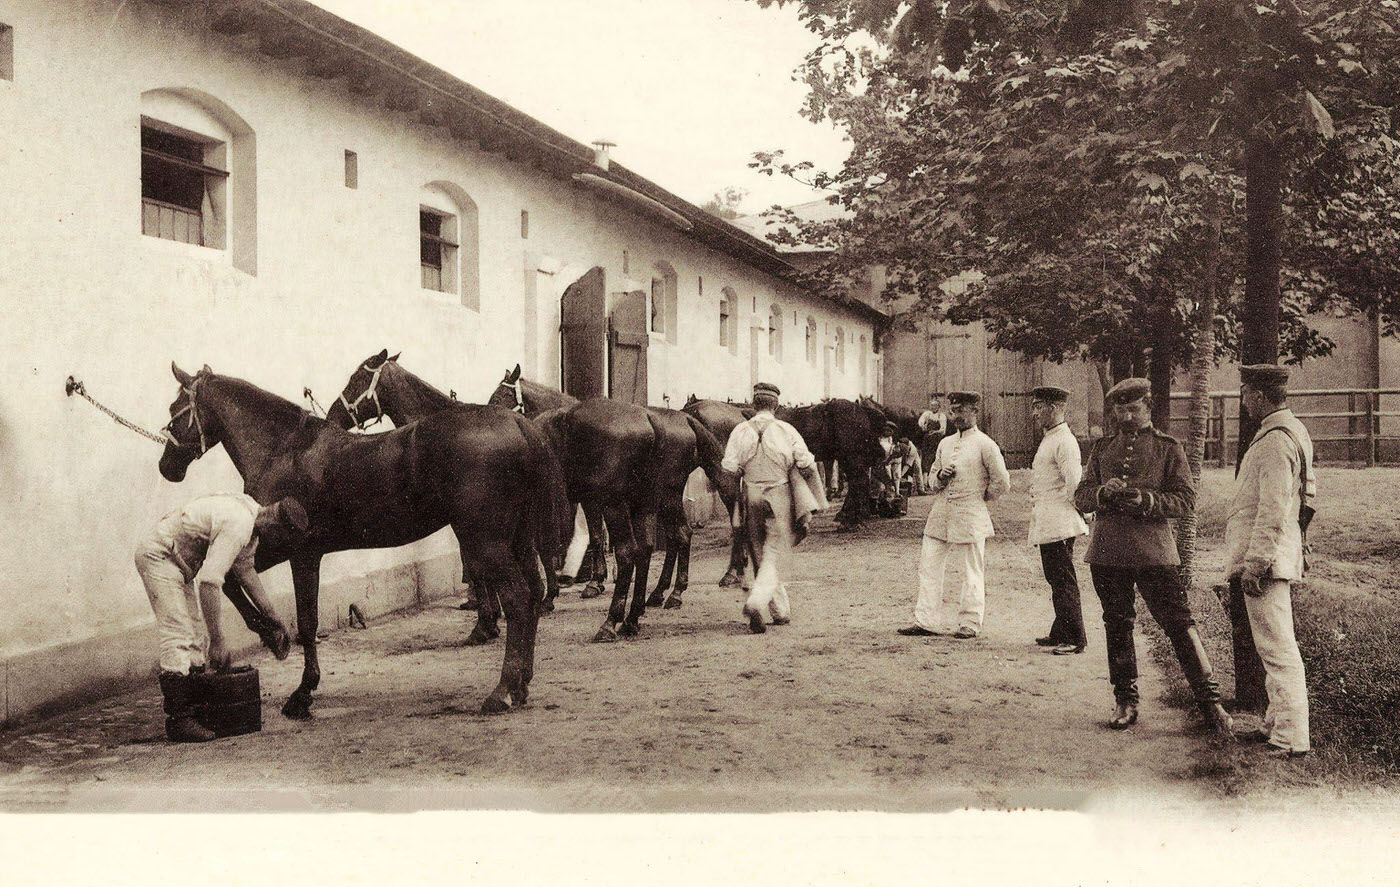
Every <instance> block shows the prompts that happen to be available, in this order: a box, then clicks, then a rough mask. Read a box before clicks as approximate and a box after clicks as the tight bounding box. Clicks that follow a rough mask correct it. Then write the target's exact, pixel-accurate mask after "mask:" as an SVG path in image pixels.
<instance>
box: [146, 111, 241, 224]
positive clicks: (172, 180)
mask: <svg viewBox="0 0 1400 887" xmlns="http://www.w3.org/2000/svg"><path fill="white" fill-rule="evenodd" d="M210 147H211V146H210V144H209V143H207V142H200V141H197V140H195V139H191V138H186V137H184V136H179V135H175V134H174V133H170V132H166V131H164V130H161V129H156V128H155V127H152V126H142V127H141V233H142V234H145V235H148V236H150V237H159V238H162V239H164V240H176V241H179V242H180V243H192V244H195V245H196V246H212V247H222V246H223V244H222V243H221V242H214V241H213V240H211V238H209V237H208V236H207V235H208V232H209V231H210V229H212V228H214V227H215V223H216V222H217V220H216V219H214V218H213V216H214V213H215V205H216V202H215V201H214V200H213V198H212V192H213V189H214V188H215V187H218V186H220V185H222V183H223V180H224V179H225V178H227V177H228V172H227V171H225V170H222V169H218V168H216V167H213V166H209V165H208V164H206V163H205V158H206V156H208V154H209V151H210Z"/></svg>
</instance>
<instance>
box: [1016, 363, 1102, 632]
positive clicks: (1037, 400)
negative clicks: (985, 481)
mask: <svg viewBox="0 0 1400 887" xmlns="http://www.w3.org/2000/svg"><path fill="white" fill-rule="evenodd" d="M1068 400H1069V392H1068V391H1066V390H1065V389H1063V388H1059V387H1056V386H1054V385H1042V386H1040V387H1038V388H1034V389H1032V390H1031V414H1032V415H1033V416H1034V417H1035V420H1036V422H1037V423H1038V424H1039V425H1040V427H1041V428H1042V429H1044V431H1045V433H1044V435H1042V436H1041V438H1040V446H1039V447H1037V448H1036V451H1035V460H1034V461H1033V462H1032V463H1031V523H1030V532H1029V536H1030V543H1031V544H1032V545H1035V546H1037V547H1038V548H1039V549H1040V565H1041V567H1042V568H1043V569H1044V570H1045V581H1046V582H1048V583H1050V606H1051V607H1052V608H1053V609H1054V611H1055V621H1054V622H1053V623H1051V625H1050V632H1049V634H1047V635H1046V636H1045V637H1041V638H1036V639H1035V642H1036V643H1037V644H1039V645H1041V646H1042V647H1053V648H1054V649H1053V650H1052V651H1051V652H1053V653H1054V654H1055V655H1057V656H1065V655H1071V654H1074V653H1083V652H1084V647H1085V645H1086V643H1087V641H1086V640H1085V637H1084V611H1083V608H1082V607H1081V606H1080V603H1079V577H1078V575H1077V574H1076V573H1075V570H1074V540H1075V539H1077V538H1079V537H1080V536H1086V535H1088V533H1089V526H1088V524H1086V523H1084V518H1083V517H1081V516H1080V514H1079V509H1077V508H1076V507H1075V505H1074V492H1075V490H1077V489H1078V488H1079V478H1080V476H1081V475H1082V474H1083V470H1084V469H1083V466H1082V464H1081V460H1080V457H1079V441H1078V440H1076V439H1075V437H1074V432H1073V431H1071V430H1070V427H1069V423H1068V422H1066V421H1065V402H1066V401H1068Z"/></svg>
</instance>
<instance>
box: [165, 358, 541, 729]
mask: <svg viewBox="0 0 1400 887" xmlns="http://www.w3.org/2000/svg"><path fill="white" fill-rule="evenodd" d="M171 371H172V372H173V373H174V374H175V378H176V379H177V380H178V381H179V383H180V391H179V393H178V395H177V396H176V398H175V400H174V402H173V403H171V405H170V415H171V421H170V425H169V426H167V427H168V429H169V433H170V440H169V442H168V443H167V444H166V447H165V452H164V453H163V454H162V455H161V459H160V473H161V475H162V476H163V477H165V479H166V480H169V481H172V482H175V483H178V482H180V481H182V480H184V478H185V473H186V471H187V470H188V468H189V466H190V464H191V463H192V462H194V460H196V459H198V458H199V457H200V456H202V455H204V454H205V453H206V452H208V450H209V449H210V448H211V447H214V446H217V445H218V444H220V443H222V444H223V445H224V449H225V451H226V452H227V453H228V455H229V458H230V459H231V460H232V461H233V464H234V467H235V468H237V469H238V472H239V474H241V475H242V476H243V481H244V489H245V491H246V492H247V493H248V494H249V495H250V496H252V497H253V498H254V499H256V500H257V501H258V502H260V503H263V504H267V503H270V502H276V501H277V500H278V499H281V498H282V497H284V496H289V495H290V496H295V497H297V498H298V499H299V500H300V501H301V502H302V503H303V504H304V505H305V507H306V511H307V514H308V515H309V516H310V519H311V529H310V532H309V534H308V535H307V536H306V538H305V539H304V540H303V541H302V542H301V543H300V544H299V545H298V546H297V547H296V548H295V549H291V550H276V549H275V548H274V547H272V546H268V547H261V546H260V547H259V548H258V551H257V555H256V559H257V569H258V570H266V569H268V568H269V567H272V566H274V565H276V564H278V563H281V562H282V561H284V560H286V561H290V562H291V567H292V582H293V585H294V589H295V594H296V610H297V635H298V638H299V640H300V642H301V645H302V649H303V653H304V655H305V666H304V667H303V669H302V678H301V684H300V685H299V686H298V687H297V689H296V690H295V691H294V692H293V693H292V695H291V696H290V697H289V698H288V699H287V702H286V704H285V705H284V706H283V708H282V712H283V714H285V715H286V716H287V717H289V718H306V717H310V714H311V711H310V706H311V694H312V692H313V691H314V690H315V689H316V687H317V685H318V684H319V683H320V680H321V669H320V664H319V661H318V658H317V655H316V628H317V624H318V621H319V614H318V595H319V591H320V569H321V558H322V557H323V556H325V555H326V554H329V553H331V552H335V551H346V550H350V549H360V548H392V547H396V546H399V545H406V544H408V543H410V542H416V541H417V540H419V539H422V538H424V537H426V536H428V535H429V534H431V533H434V532H436V531H437V530H439V529H441V528H442V527H444V526H448V525H450V526H451V527H452V529H453V532H454V533H456V535H457V541H458V543H459V545H460V546H461V551H462V559H463V561H464V562H465V563H467V564H468V568H467V571H468V572H469V573H470V575H471V576H472V577H473V579H475V580H477V581H479V582H480V583H481V584H482V585H483V586H484V587H485V588H487V589H489V590H490V591H491V592H492V593H494V594H496V595H498V596H499V598H500V601H501V603H502V605H503V607H504V609H505V614H506V644H505V648H506V649H505V657H504V661H503V663H502V666H501V677H500V681H499V683H498V684H497V685H496V687H495V688H494V689H493V690H492V691H491V692H490V694H489V695H487V697H486V699H485V701H483V702H482V705H481V710H482V712H483V713H494V712H502V711H507V710H509V709H510V707H511V706H512V704H514V705H517V706H518V705H521V704H523V703H524V702H525V701H526V699H527V698H528V694H529V684H530V679H531V678H532V677H533V672H534V649H535V629H536V624H537V621H538V618H539V614H538V611H537V608H536V606H535V602H536V601H539V600H541V599H542V598H543V596H544V583H543V580H542V578H541V577H540V576H539V571H538V570H537V569H536V566H535V565H536V562H537V559H538V558H539V557H540V556H541V555H542V556H543V557H545V558H546V559H551V560H552V559H553V558H554V557H555V556H556V554H557V551H558V540H557V539H551V538H550V534H549V532H548V531H547V527H548V526H549V525H550V514H549V508H550V503H552V502H553V501H554V497H553V496H552V495H551V494H550V490H551V489H554V488H555V487H556V485H557V484H558V483H559V478H558V476H557V471H558V469H557V463H556V462H555V461H554V459H553V456H552V455H551V453H550V451H549V448H548V446H547V444H546V443H545V441H544V438H543V435H541V434H540V432H539V430H538V429H537V428H535V427H534V426H533V425H532V424H531V423H529V422H527V421H525V420H524V418H522V417H519V416H514V415H512V414H511V413H510V412H509V411H505V410H497V409H494V408H490V407H478V408H477V409H478V410H479V411H480V417H481V421H480V422H479V423H476V424H472V425H469V424H467V423H464V422H462V421H461V417H460V416H459V415H458V414H457V413H455V412H453V413H441V414H437V415H433V416H429V417H427V418H426V419H424V420H423V421H421V422H414V423H410V424H409V425H406V426H405V427H403V428H397V429H395V430H393V431H390V432H387V433H384V434H374V435H358V434H350V433H349V432H347V431H344V430H342V429H340V428H337V427H335V426H334V425H331V424H330V423H328V422H326V421H325V420H323V419H317V418H315V417H313V416H312V415H311V414H309V413H307V412H306V411H305V410H303V409H301V408H299V407H297V406H296V405H295V404H292V403H290V402H288V401H286V400H283V399H282V398H280V397H278V396H277V395H275V394H271V393H269V392H267V391H264V390H262V389H261V388H258V387H256V386H254V385H251V384H249V383H247V382H244V381H243V380H241V379H235V378H231V377H228V376H219V375H215V374H214V373H213V371H211V370H210V369H209V367H207V366H206V367H204V369H202V370H200V372H199V373H198V374H197V375H195V376H191V375H189V374H188V373H185V372H183V371H182V370H180V368H179V367H176V366H175V365H174V364H172V365H171ZM537 540H539V541H541V542H543V543H544V546H543V547H544V550H543V551H537V550H536V544H537ZM245 618H246V617H245Z"/></svg>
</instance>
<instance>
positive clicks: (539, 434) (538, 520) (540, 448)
mask: <svg viewBox="0 0 1400 887" xmlns="http://www.w3.org/2000/svg"><path fill="white" fill-rule="evenodd" d="M516 424H517V425H518V426H519V428H520V431H521V433H522V434H523V435H524V436H525V440H526V443H527V444H528V445H529V451H530V465H531V467H532V469H533V470H532V477H531V480H532V481H533V483H532V484H531V485H530V488H531V489H533V490H534V491H535V494H534V496H532V497H531V501H530V503H529V504H528V506H527V508H526V513H525V517H526V520H527V521H528V523H529V531H530V532H531V533H532V535H533V536H534V539H535V548H536V549H537V550H538V552H539V555H540V560H541V561H543V562H544V564H545V567H546V568H547V569H549V570H554V569H557V568H558V567H559V558H560V556H561V554H562V552H563V550H564V549H563V547H564V538H565V534H566V531H565V530H564V525H565V523H567V525H568V526H569V527H570V528H572V526H573V512H572V511H571V510H570V508H569V498H568V494H567V492H566V490H565V487H564V472H563V469H562V468H561V467H560V463H559V459H558V457H557V456H556V455H555V451H554V447H553V446H551V445H550V442H549V438H548V436H547V435H546V433H545V432H544V431H543V430H542V429H541V428H540V427H539V426H538V425H536V424H535V423H534V422H533V421H531V420H529V419H526V418H525V417H523V416H521V417H519V418H518V420H517V423H516Z"/></svg>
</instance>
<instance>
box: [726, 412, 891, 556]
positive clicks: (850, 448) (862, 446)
mask: <svg viewBox="0 0 1400 887" xmlns="http://www.w3.org/2000/svg"><path fill="white" fill-rule="evenodd" d="M728 405H729V406H733V407H736V408H738V409H739V410H741V411H742V412H743V413H744V415H746V416H748V415H752V409H753V408H752V406H751V405H750V404H746V403H739V404H735V403H731V404H728ZM775 415H776V416H777V417H778V418H779V419H782V420H783V421H784V422H788V423H789V424H791V425H792V427H794V428H796V429H797V433H798V434H801V435H802V440H803V441H804V442H805V443H806V444H807V449H808V450H811V452H812V455H813V457H815V458H816V460H817V461H818V462H820V463H822V464H823V465H826V466H830V465H831V464H832V463H836V464H837V465H839V466H840V467H841V475H842V476H843V477H844V478H845V479H846V484H847V490H846V498H845V501H844V502H843V503H842V504H841V510H840V511H839V512H838V513H837V514H836V522H837V523H838V524H839V525H840V526H839V527H838V530H837V531H838V532H841V531H848V530H854V529H855V528H856V527H858V526H859V525H860V522H861V521H862V520H864V519H865V518H867V517H869V516H870V502H869V490H870V469H871V468H872V467H873V466H875V465H878V464H880V463H881V462H883V461H884V458H885V451H884V450H883V449H882V448H881V447H880V432H881V431H883V430H884V427H885V415H884V412H883V411H881V410H879V409H877V408H875V407H874V406H868V405H864V404H859V403H856V402H854V401H850V400H843V399H841V398H832V399H831V400H824V401H822V402H821V403H814V404H807V405H805V406H799V407H778V410H777V412H776V414H775ZM827 477H828V478H830V477H831V473H830V471H829V470H828V471H827Z"/></svg>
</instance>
